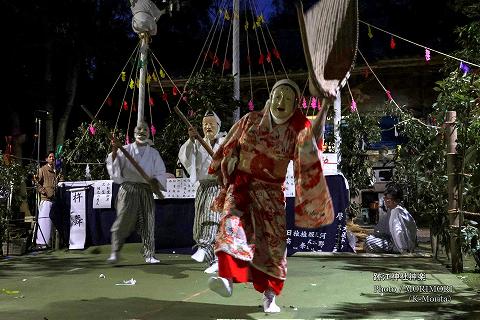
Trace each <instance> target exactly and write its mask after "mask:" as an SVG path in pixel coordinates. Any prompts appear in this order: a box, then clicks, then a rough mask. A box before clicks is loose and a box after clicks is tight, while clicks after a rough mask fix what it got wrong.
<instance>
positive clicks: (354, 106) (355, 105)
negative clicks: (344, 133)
mask: <svg viewBox="0 0 480 320" xmlns="http://www.w3.org/2000/svg"><path fill="white" fill-rule="evenodd" d="M355 111H357V103H356V102H355V99H352V104H351V105H350V112H355Z"/></svg>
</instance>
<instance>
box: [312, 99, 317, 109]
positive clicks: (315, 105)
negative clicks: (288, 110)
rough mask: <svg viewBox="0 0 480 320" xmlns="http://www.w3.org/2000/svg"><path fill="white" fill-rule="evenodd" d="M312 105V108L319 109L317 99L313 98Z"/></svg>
mask: <svg viewBox="0 0 480 320" xmlns="http://www.w3.org/2000/svg"><path fill="white" fill-rule="evenodd" d="M310 105H311V106H312V109H316V108H317V98H315V97H312V101H310Z"/></svg>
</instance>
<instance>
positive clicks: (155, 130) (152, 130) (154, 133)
mask: <svg viewBox="0 0 480 320" xmlns="http://www.w3.org/2000/svg"><path fill="white" fill-rule="evenodd" d="M150 132H151V133H152V136H154V135H156V134H157V129H156V128H155V126H154V125H153V123H152V125H151V126H150Z"/></svg>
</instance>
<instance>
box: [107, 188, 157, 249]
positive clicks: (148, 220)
mask: <svg viewBox="0 0 480 320" xmlns="http://www.w3.org/2000/svg"><path fill="white" fill-rule="evenodd" d="M115 208H116V210H117V218H116V220H115V222H114V224H113V225H112V228H111V229H110V231H111V232H112V252H119V251H120V250H121V249H122V246H123V244H124V243H125V239H127V238H128V236H130V234H131V233H132V232H133V231H134V230H135V229H136V230H137V232H138V233H139V234H140V236H141V238H142V243H143V256H144V257H145V258H149V257H152V256H153V255H154V254H155V200H154V199H153V193H152V189H151V188H150V186H149V185H148V184H146V183H135V182H124V183H122V185H121V186H120V188H119V190H118V194H117V200H116V203H115Z"/></svg>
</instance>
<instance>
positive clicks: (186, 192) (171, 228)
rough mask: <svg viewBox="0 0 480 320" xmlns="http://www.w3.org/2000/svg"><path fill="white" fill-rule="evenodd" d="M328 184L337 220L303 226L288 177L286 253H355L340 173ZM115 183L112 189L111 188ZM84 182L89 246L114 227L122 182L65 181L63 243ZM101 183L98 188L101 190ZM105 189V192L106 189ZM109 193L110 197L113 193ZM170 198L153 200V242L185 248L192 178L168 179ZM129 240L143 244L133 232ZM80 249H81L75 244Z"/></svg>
mask: <svg viewBox="0 0 480 320" xmlns="http://www.w3.org/2000/svg"><path fill="white" fill-rule="evenodd" d="M326 180H327V184H328V187H329V189H330V194H331V195H332V199H333V205H334V208H335V212H336V217H335V220H334V222H333V223H332V224H331V225H329V226H326V227H323V228H318V229H302V228H297V227H295V226H294V210H293V207H294V200H295V198H294V194H293V193H294V191H293V177H292V176H291V175H289V176H288V177H287V180H286V183H285V187H286V189H285V195H286V209H287V244H288V255H291V254H293V253H295V252H298V251H303V252H305V251H319V252H322V251H323V252H335V251H348V252H351V251H353V250H352V249H351V248H350V246H349V245H348V240H347V236H346V226H345V221H346V214H345V209H346V208H347V207H348V204H349V194H348V189H347V186H346V184H345V179H344V178H343V176H341V175H327V176H326ZM110 185H111V187H110ZM80 186H86V187H87V188H86V191H85V217H86V228H85V233H86V234H85V244H84V246H85V247H88V246H91V245H104V244H109V243H110V227H111V226H112V224H113V222H114V220H115V209H114V208H113V206H114V201H112V204H111V205H110V207H109V208H106V207H107V206H108V205H107V204H106V203H107V202H108V201H110V200H111V199H113V200H114V199H115V197H116V195H117V192H118V187H119V186H118V185H116V184H112V183H111V181H108V180H107V181H105V180H102V181H101V182H97V181H82V182H64V183H62V184H61V186H60V187H59V192H58V199H57V201H56V204H55V206H54V210H52V213H51V218H52V220H53V222H54V224H55V226H56V227H57V229H58V230H59V233H60V236H61V237H62V239H63V240H64V243H68V242H69V238H70V236H71V230H72V227H74V225H72V224H71V219H70V212H71V195H70V192H68V190H69V189H71V188H78V187H80ZM99 186H100V188H99ZM102 190H103V191H102ZM102 192H105V194H107V196H104V197H103V198H104V199H103V200H105V199H107V200H105V201H103V202H102V201H101V200H100V201H98V200H99V198H101V197H99V194H102ZM110 192H111V197H110V196H109V194H110ZM165 195H166V198H165V199H162V200H155V204H156V205H155V246H156V249H157V250H159V249H166V248H187V247H192V246H193V245H194V241H193V238H192V229H193V219H194V215H195V209H194V195H195V188H194V186H192V185H191V184H190V181H189V180H188V179H169V180H168V186H167V192H165ZM127 242H140V237H139V236H138V235H137V234H136V233H134V234H132V235H131V236H130V237H129V238H128V239H127ZM77 248H81V247H77Z"/></svg>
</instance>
